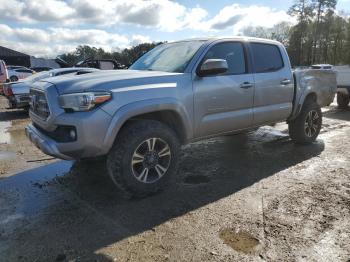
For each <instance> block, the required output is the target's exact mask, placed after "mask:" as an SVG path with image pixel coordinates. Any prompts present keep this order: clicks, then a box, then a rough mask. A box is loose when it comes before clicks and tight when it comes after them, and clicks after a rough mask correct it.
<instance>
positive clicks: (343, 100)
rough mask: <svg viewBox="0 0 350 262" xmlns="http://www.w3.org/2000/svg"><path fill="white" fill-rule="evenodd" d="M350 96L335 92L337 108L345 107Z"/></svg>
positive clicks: (349, 100)
mask: <svg viewBox="0 0 350 262" xmlns="http://www.w3.org/2000/svg"><path fill="white" fill-rule="evenodd" d="M349 102H350V96H349V95H345V94H342V93H338V94H337V103H338V106H339V108H346V107H347V106H348V105H349Z"/></svg>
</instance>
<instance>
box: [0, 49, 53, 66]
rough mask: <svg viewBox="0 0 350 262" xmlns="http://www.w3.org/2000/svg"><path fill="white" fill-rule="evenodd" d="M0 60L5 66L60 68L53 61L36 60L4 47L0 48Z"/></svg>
mask: <svg viewBox="0 0 350 262" xmlns="http://www.w3.org/2000/svg"><path fill="white" fill-rule="evenodd" d="M0 60H4V61H5V63H6V65H16V66H25V67H28V68H34V67H37V68H39V67H47V68H60V65H59V64H57V63H56V62H55V59H46V58H36V57H34V56H30V55H27V54H24V53H21V52H18V51H15V50H12V49H10V48H7V47H4V46H0Z"/></svg>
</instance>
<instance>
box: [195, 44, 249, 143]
mask: <svg viewBox="0 0 350 262" xmlns="http://www.w3.org/2000/svg"><path fill="white" fill-rule="evenodd" d="M246 57H247V55H246V48H245V46H244V44H243V43H241V42H220V43H217V44H215V45H213V46H212V47H211V48H210V49H209V50H208V51H207V53H206V54H205V56H204V58H203V60H202V62H204V61H206V60H207V59H225V60H226V61H227V64H228V71H227V72H226V73H223V74H219V75H210V76H204V77H199V76H198V75H196V76H195V77H194V82H193V89H194V113H195V136H196V137H206V136H211V135H216V134H220V133H228V132H232V131H237V130H241V129H245V128H249V127H251V126H252V125H253V98H254V78H253V74H251V73H250V72H249V71H248V66H247V65H248V63H247V61H246ZM201 64H202V63H200V64H199V67H200V66H201Z"/></svg>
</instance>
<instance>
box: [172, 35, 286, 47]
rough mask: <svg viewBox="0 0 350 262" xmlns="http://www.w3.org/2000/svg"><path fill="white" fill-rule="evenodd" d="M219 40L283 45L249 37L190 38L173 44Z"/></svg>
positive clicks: (269, 40) (273, 41)
mask: <svg viewBox="0 0 350 262" xmlns="http://www.w3.org/2000/svg"><path fill="white" fill-rule="evenodd" d="M218 40H232V41H245V42H258V43H266V44H278V45H281V43H280V42H278V41H275V40H271V39H264V38H257V37H249V36H232V37H199V38H189V39H184V40H179V41H173V42H172V43H178V42H187V41H203V42H214V41H218Z"/></svg>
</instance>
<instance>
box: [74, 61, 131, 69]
mask: <svg viewBox="0 0 350 262" xmlns="http://www.w3.org/2000/svg"><path fill="white" fill-rule="evenodd" d="M75 66H76V67H91V68H97V69H101V70H116V69H125V68H126V67H125V66H124V65H122V64H120V63H118V62H117V61H115V60H113V59H86V60H83V61H80V62H78V63H76V64H75Z"/></svg>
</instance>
